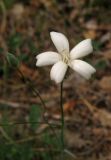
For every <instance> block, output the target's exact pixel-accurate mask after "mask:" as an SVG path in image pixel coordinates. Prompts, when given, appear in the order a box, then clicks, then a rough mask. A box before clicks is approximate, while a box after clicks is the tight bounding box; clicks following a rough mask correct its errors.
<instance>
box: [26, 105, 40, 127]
mask: <svg viewBox="0 0 111 160" xmlns="http://www.w3.org/2000/svg"><path fill="white" fill-rule="evenodd" d="M40 115H41V107H40V106H37V105H35V104H34V105H32V106H31V108H30V114H29V122H30V127H31V129H32V130H35V129H36V128H37V127H38V124H39V123H38V120H39V118H40ZM36 122H37V123H36Z"/></svg>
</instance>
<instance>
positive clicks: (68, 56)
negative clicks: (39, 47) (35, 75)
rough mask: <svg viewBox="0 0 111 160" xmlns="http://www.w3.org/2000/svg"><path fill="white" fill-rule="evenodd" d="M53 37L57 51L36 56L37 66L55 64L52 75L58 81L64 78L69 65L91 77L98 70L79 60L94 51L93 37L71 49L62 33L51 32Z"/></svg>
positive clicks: (82, 74) (81, 73) (86, 76)
mask: <svg viewBox="0 0 111 160" xmlns="http://www.w3.org/2000/svg"><path fill="white" fill-rule="evenodd" d="M50 36H51V39H52V41H53V43H54V45H55V47H56V48H57V50H58V53H57V52H51V51H50V52H44V53H41V54H39V55H37V56H36V58H37V62H36V66H45V65H53V64H54V65H53V67H52V69H51V72H50V77H51V79H52V80H54V81H55V82H56V83H61V82H62V81H63V79H64V76H65V74H66V71H67V69H68V67H71V68H72V69H73V70H74V71H76V72H78V73H79V74H80V75H81V76H83V77H84V78H86V79H89V78H90V77H91V75H92V74H93V73H94V72H96V70H95V68H93V67H92V66H91V65H90V64H88V63H86V62H84V61H82V60H79V59H78V58H82V57H84V56H86V55H88V54H90V53H91V52H92V51H93V47H92V44H91V39H85V40H83V41H82V42H80V43H79V44H78V45H76V46H75V47H74V48H73V49H72V50H71V51H69V42H68V40H67V38H66V37H65V36H64V35H63V34H62V33H57V32H51V33H50Z"/></svg>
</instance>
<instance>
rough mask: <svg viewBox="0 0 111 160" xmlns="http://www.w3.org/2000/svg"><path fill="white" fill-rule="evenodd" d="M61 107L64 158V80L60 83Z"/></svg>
mask: <svg viewBox="0 0 111 160" xmlns="http://www.w3.org/2000/svg"><path fill="white" fill-rule="evenodd" d="M60 107H61V142H62V152H61V159H62V160H63V159H64V155H63V154H64V110H63V82H62V83H61V84H60Z"/></svg>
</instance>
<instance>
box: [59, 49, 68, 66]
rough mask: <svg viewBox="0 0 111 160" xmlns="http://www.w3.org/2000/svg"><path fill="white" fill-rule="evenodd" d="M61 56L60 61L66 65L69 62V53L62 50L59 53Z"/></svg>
mask: <svg viewBox="0 0 111 160" xmlns="http://www.w3.org/2000/svg"><path fill="white" fill-rule="evenodd" d="M61 55H62V61H63V62H64V63H66V64H69V61H70V56H69V53H68V52H67V51H66V50H63V51H62V52H61Z"/></svg>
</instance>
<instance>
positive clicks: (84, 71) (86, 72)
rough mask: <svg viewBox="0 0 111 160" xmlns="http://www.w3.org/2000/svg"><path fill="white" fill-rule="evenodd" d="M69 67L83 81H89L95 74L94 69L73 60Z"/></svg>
mask: <svg viewBox="0 0 111 160" xmlns="http://www.w3.org/2000/svg"><path fill="white" fill-rule="evenodd" d="M70 67H71V68H72V69H73V70H75V71H76V72H78V73H79V74H80V75H81V76H83V77H84V78H85V79H89V78H90V77H91V75H92V74H93V73H95V72H96V70H95V68H94V67H92V66H91V65H90V64H88V63H86V62H84V61H82V60H73V61H72V63H71V66H70Z"/></svg>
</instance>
